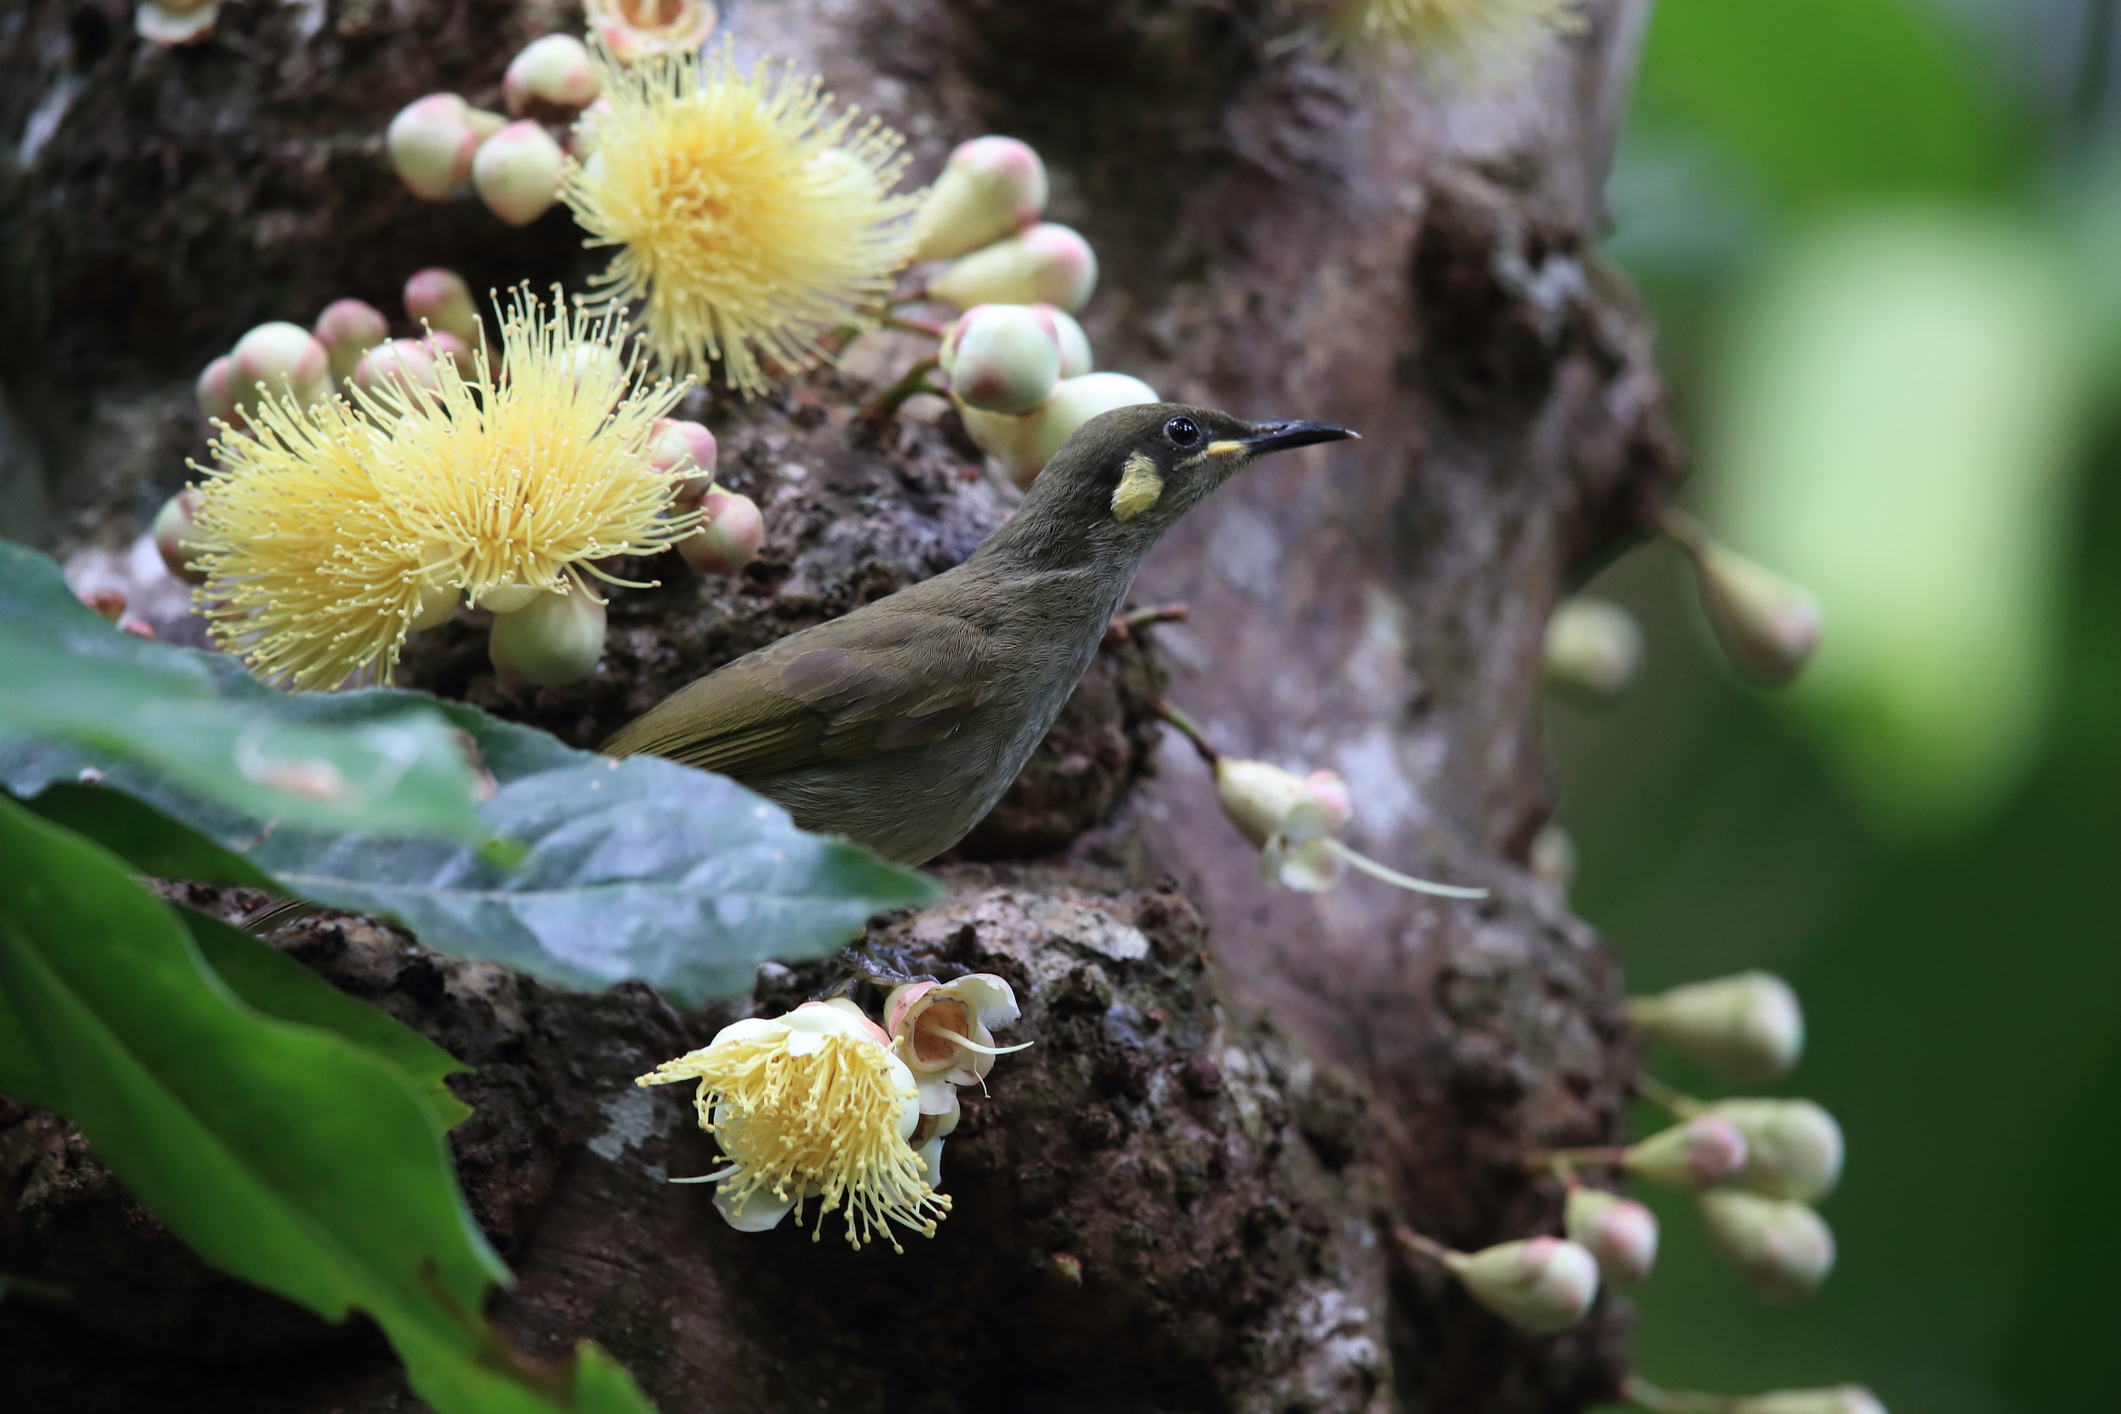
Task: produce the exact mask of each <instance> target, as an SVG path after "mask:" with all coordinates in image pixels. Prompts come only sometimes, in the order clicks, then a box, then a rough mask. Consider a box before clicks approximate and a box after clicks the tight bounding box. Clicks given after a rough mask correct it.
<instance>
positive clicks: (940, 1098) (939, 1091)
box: [920, 1076, 957, 1115]
mask: <svg viewBox="0 0 2121 1414" xmlns="http://www.w3.org/2000/svg"><path fill="white" fill-rule="evenodd" d="M920 1087H921V1092H920V1095H921V1101H920V1103H921V1113H922V1114H924V1115H940V1114H948V1113H950V1111H951V1110H953V1109H955V1108H956V1107H957V1087H956V1086H955V1085H953V1084H951V1083H950V1081H949V1080H948V1079H946V1078H945V1077H942V1076H928V1077H923V1078H922V1080H921V1082H920Z"/></svg>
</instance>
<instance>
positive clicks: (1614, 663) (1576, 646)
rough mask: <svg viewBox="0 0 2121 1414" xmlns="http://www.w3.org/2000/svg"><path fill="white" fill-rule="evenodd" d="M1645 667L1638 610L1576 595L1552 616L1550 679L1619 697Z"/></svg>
mask: <svg viewBox="0 0 2121 1414" xmlns="http://www.w3.org/2000/svg"><path fill="white" fill-rule="evenodd" d="M1641 667H1642V629H1641V628H1640V627H1639V626H1638V625H1637V624H1636V622H1635V616H1634V615H1633V614H1631V613H1629V612H1628V611H1627V610H1626V609H1623V608H1621V607H1620V606H1619V605H1618V604H1614V603H1609V602H1608V601H1606V600H1604V599H1570V600H1568V601H1567V602H1565V603H1562V604H1558V605H1556V606H1555V608H1554V612H1553V614H1552V616H1551V617H1549V618H1548V619H1547V635H1546V670H1547V672H1546V676H1547V681H1548V682H1549V683H1551V684H1552V685H1554V686H1555V687H1558V688H1560V689H1562V690H1563V691H1565V692H1569V693H1572V694H1574V695H1576V696H1577V697H1580V698H1584V699H1586V700H1588V701H1590V702H1594V703H1601V704H1602V703H1607V702H1612V701H1615V700H1617V699H1618V698H1619V696H1620V695H1621V694H1622V693H1623V692H1626V691H1627V690H1628V684H1629V683H1632V682H1633V681H1634V680H1635V674H1636V672H1637V671H1638V670H1639V669H1640V668H1641Z"/></svg>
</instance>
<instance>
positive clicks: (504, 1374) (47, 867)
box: [0, 800, 647, 1414]
mask: <svg viewBox="0 0 2121 1414" xmlns="http://www.w3.org/2000/svg"><path fill="white" fill-rule="evenodd" d="M0 857H4V858H6V859H7V860H8V868H7V869H6V870H5V871H0V996H5V997H6V998H8V999H9V1000H11V1001H12V1002H13V1003H14V1008H15V1009H14V1013H13V1015H11V1016H0V1026H5V1027H10V1028H16V1027H19V1028H20V1029H19V1032H17V1034H15V1035H13V1036H11V1037H8V1038H6V1039H5V1040H0V1089H5V1090H7V1091H9V1092H11V1093H15V1094H23V1095H26V1094H27V1093H28V1092H31V1091H46V1090H48V1092H49V1093H48V1094H46V1093H40V1094H39V1095H38V1098H39V1100H40V1101H48V1102H49V1104H50V1107H51V1108H53V1109H54V1110H56V1111H58V1112H59V1113H61V1114H63V1115H65V1116H66V1117H67V1118H69V1119H71V1120H73V1121H74V1122H75V1123H76V1124H78V1125H80V1126H81V1129H82V1131H83V1132H84V1133H85V1134H86V1135H87V1136H88V1139H89V1142H90V1143H91V1144H93V1145H94V1146H95V1149H96V1152H97V1155H98V1157H99V1158H101V1159H102V1160H103V1162H105V1163H106V1164H108V1165H109V1166H110V1168H111V1170H112V1172H114V1173H115V1174H117V1175H118V1177H119V1178H120V1179H121V1180H122V1181H123V1182H124V1183H125V1184H126V1186H127V1187H128V1188H130V1189H131V1190H132V1191H133V1193H134V1194H135V1195H136V1196H138V1197H139V1199H140V1200H141V1201H142V1202H143V1203H145V1204H146V1205H147V1206H148V1207H149V1208H151V1209H153V1210H154V1211H155V1213H156V1214H157V1215H159V1216H160V1217H161V1218H162V1219H163V1221H164V1222H166V1223H168V1224H169V1227H170V1229H171V1231H173V1232H175V1233H176V1234H177V1236H178V1237H180V1238H182V1239H183V1240H184V1241H185V1242H186V1243H188V1244H190V1245H191V1246H192V1247H193V1248H194V1249H195V1250H196V1251H198V1252H199V1253H200V1255H201V1256H203V1257H205V1258H206V1259H207V1260H208V1261H210V1262H212V1263H214V1264H215V1265H216V1266H219V1267H221V1268H223V1269H224V1270H226V1271H229V1272H231V1273H234V1274H235V1275H237V1276H239V1277H242V1278H244V1279H246V1280H249V1281H252V1282H255V1283H257V1284H258V1285H261V1286H264V1287H266V1288H267V1289H269V1290H272V1291H275V1292H278V1293H279V1294H280V1295H282V1296H285V1297H287V1298H289V1299H290V1300H293V1301H297V1302H299V1303H301V1304H302V1305H305V1306H307V1307H309V1308H310V1309H311V1310H313V1311H315V1312H317V1313H318V1314H319V1315H322V1316H324V1317H326V1318H327V1319H331V1320H338V1319H341V1318H343V1317H344V1316H345V1315H346V1313H347V1312H348V1311H349V1310H350V1309H356V1308H358V1309H360V1310H363V1311H366V1312H368V1313H369V1314H370V1315H371V1316H373V1317H374V1318H375V1320H376V1321H377V1323H378V1324H379V1325H380V1326H381V1327H382V1328H383V1330H384V1333H385V1334H386V1335H387V1336H388V1337H389V1338H390V1340H391V1342H392V1344H393V1345H394V1346H395V1347H396V1348H397V1349H398V1350H399V1352H400V1355H401V1357H402V1358H403V1359H404V1360H405V1362H406V1366H407V1371H408V1374H409V1375H410V1377H411V1379H412V1382H413V1387H414V1389H415V1390H416V1391H418V1392H419V1393H420V1395H421V1396H422V1397H423V1398H425V1399H427V1400H428V1401H429V1402H430V1403H431V1404H433V1405H434V1406H435V1407H436V1408H437V1409H438V1410H441V1411H442V1414H501V1411H516V1410H522V1411H526V1414H529V1412H530V1411H538V1414H542V1411H548V1410H553V1409H564V1408H576V1409H597V1410H600V1411H601V1410H609V1411H613V1414H617V1411H642V1410H645V1409H646V1408H647V1405H646V1403H645V1401H643V1400H641V1399H640V1397H639V1395H638V1393H637V1392H636V1391H634V1390H633V1388H632V1386H631V1384H630V1383H629V1382H626V1381H625V1380H624V1378H623V1376H617V1377H616V1378H614V1377H613V1376H612V1375H611V1374H610V1373H609V1372H608V1371H607V1370H606V1369H605V1367H604V1365H603V1363H602V1362H601V1357H599V1356H598V1355H597V1354H596V1353H595V1351H594V1350H593V1349H590V1350H587V1351H585V1358H583V1359H582V1360H581V1361H580V1362H579V1363H578V1364H577V1366H576V1368H575V1369H573V1370H569V1369H568V1368H566V1367H565V1366H562V1367H560V1368H559V1369H558V1370H557V1371H553V1370H545V1371H542V1372H538V1373H536V1374H535V1375H533V1373H532V1367H531V1366H529V1364H528V1362H526V1361H524V1360H523V1359H522V1358H521V1357H518V1356H514V1355H513V1353H512V1352H511V1351H509V1350H508V1348H507V1346H506V1345H505V1343H504V1342H503V1341H502V1339H501V1337H500V1336H499V1334H498V1333H497V1332H495V1331H494V1330H493V1329H492V1327H490V1326H488V1325H487V1324H486V1323H485V1321H484V1320H483V1318H482V1317H481V1316H480V1315H479V1312H480V1310H481V1308H482V1306H483V1304H484V1301H485V1297H486V1294H487V1292H488V1290H489V1289H490V1287H491V1285H492V1283H493V1282H494V1281H496V1280H506V1279H507V1270H506V1268H505V1267H503V1266H502V1265H501V1263H500V1261H499V1259H498V1258H496V1257H495V1256H494V1255H493V1252H492V1250H491V1249H490V1248H489V1247H488V1246H487V1244H486V1242H485V1239H484V1237H483V1236H482V1235H481V1234H480V1233H479V1231H478V1229H477V1227H476V1226H475V1225H474V1224H473V1223H472V1221H471V1218H470V1215H469V1213H468V1212H467V1211H466V1209H465V1206H464V1202H463V1198H462V1195H461V1194H460V1193H459V1192H458V1191H457V1188H456V1185H455V1181H454V1178H453V1176H452V1174H451V1170H450V1161H449V1155H448V1151H447V1149H446V1147H445V1146H444V1144H443V1142H442V1137H441V1133H440V1131H439V1129H438V1127H437V1126H436V1124H435V1122H434V1120H433V1118H432V1116H431V1114H430V1113H429V1111H428V1108H427V1106H426V1105H425V1104H424V1103H423V1102H422V1100H421V1098H420V1097H419V1095H418V1094H417V1093H416V1092H415V1091H414V1089H413V1087H412V1085H411V1083H410V1082H408V1081H407V1079H406V1078H405V1077H404V1076H403V1075H401V1074H400V1073H399V1072H398V1071H397V1070H396V1069H395V1068H394V1067H393V1066H392V1065H390V1064H389V1063H388V1062H386V1061H384V1060H381V1059H379V1058H378V1057H377V1056H375V1055H373V1054H371V1053H370V1052H369V1051H368V1050H366V1049H365V1048H363V1047H362V1046H359V1045H356V1044H354V1043H353V1042H351V1041H348V1040H347V1039H345V1038H344V1037H342V1036H339V1035H335V1034H332V1033H331V1032H330V1031H326V1030H320V1029H317V1028H315V1027H311V1026H304V1025H295V1024H292V1023H289V1022H285V1021H279V1020H274V1019H272V1018H269V1017H266V1016H263V1015H260V1014H259V1013H258V1012H256V1011H254V1010H252V1009H251V1008H250V1007H248V1006H246V1005H244V1004H243V1003H242V1002H241V1001H240V1000H238V999H237V998H236V996H234V995H233V994H232V993H231V991H230V989H229V988H228V987H227V986H226V985H224V983H223V982H222V981H221V980H220V979H219V978H218V977H217V976H216V975H215V973H214V972H213V971H212V969H210V968H209V967H207V966H206V964H205V962H204V959H203V958H202V956H201V954H200V952H199V951H198V949H197V947H196V946H195V945H194V943H193V940H192V938H191V936H190V935H189V934H187V932H186V931H185V929H184V927H183V925H182V924H181V923H180V922H179V920H178V917H177V915H176V914H175V913H174V911H173V910H171V909H170V908H169V907H168V906H167V905H165V904H163V903H162V902H161V901H160V900H159V899H156V898H155V897H153V896H152V895H151V894H149V893H147V891H146V890H144V889H142V888H141V887H140V886H139V885H137V884H136V883H134V882H133V881H132V879H131V878H130V877H129V876H128V874H127V872H126V870H125V867H124V865H123V864H122V863H120V862H119V861H118V860H117V859H115V858H113V857H112V856H110V855H108V854H106V853H105V852H103V851H102V850H100V849H97V848H96V847H95V846H94V845H92V844H89V843H88V842H87V841H85V840H82V839H80V838H79V837H77V836H74V835H71V834H69V833H67V832H66V831H64V830H61V829H59V828H57V827H56V826H53V825H51V824H48V823H46V822H44V821H42V820H39V819H38V818H36V817H35V816H34V815H32V814H31V813H30V812H29V811H27V810H24V809H23V808H22V807H20V806H18V805H16V804H15V803H14V802H12V801H6V800H0ZM24 1050H30V1051H33V1052H34V1053H35V1055H36V1057H37V1064H36V1066H35V1068H34V1069H33V1070H31V1071H29V1072H27V1073H21V1072H18V1071H17V1070H16V1068H15V1063H16V1061H17V1059H18V1058H19V1056H20V1054H21V1053H22V1052H23V1051H24ZM583 1370H587V1371H590V1372H593V1378H583V1377H582V1375H581V1372H582V1371H583Z"/></svg>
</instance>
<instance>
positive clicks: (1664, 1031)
mask: <svg viewBox="0 0 2121 1414" xmlns="http://www.w3.org/2000/svg"><path fill="white" fill-rule="evenodd" d="M1628 1019H1629V1020H1630V1021H1632V1022H1634V1023H1635V1025H1636V1026H1638V1027H1640V1028H1641V1029H1642V1030H1644V1031H1646V1032H1648V1033H1649V1034H1650V1035H1652V1036H1655V1037H1657V1038H1658V1039H1659V1040H1661V1041H1664V1042H1665V1043H1666V1044H1667V1045H1669V1046H1671V1047H1672V1049H1674V1050H1676V1051H1680V1052H1682V1053H1684V1054H1685V1055H1688V1056H1691V1057H1692V1058H1693V1059H1695V1060H1698V1061H1700V1062H1701V1063H1702V1064H1704V1065H1707V1066H1710V1067H1712V1068H1713V1069H1715V1070H1716V1071H1718V1072H1719V1073H1721V1074H1723V1075H1725V1076H1728V1077H1729V1078H1731V1079H1732V1080H1739V1081H1753V1080H1772V1079H1774V1078H1775V1077H1776V1076H1778V1075H1782V1074H1784V1073H1786V1072H1787V1071H1788V1070H1789V1068H1790V1067H1791V1066H1793V1065H1795V1064H1796V1063H1797V1057H1798V1056H1799V1055H1801V1054H1803V1052H1804V1011H1803V1009H1802V1008H1801V1007H1799V1006H1798V1005H1797V994H1796V993H1795V992H1793V991H1791V990H1790V985H1789V983H1787V982H1785V981H1783V980H1782V979H1781V978H1780V977H1777V976H1775V975H1773V974H1772V973H1768V972H1740V973H1737V974H1735V975H1733V976H1730V977H1718V978H1715V979H1713V980H1711V981H1707V982H1691V983H1688V984H1687V985H1686V986H1683V987H1674V988H1672V990H1670V991H1669V992H1663V993H1660V994H1659V995H1657V996H1654V997H1631V998H1629V999H1628Z"/></svg>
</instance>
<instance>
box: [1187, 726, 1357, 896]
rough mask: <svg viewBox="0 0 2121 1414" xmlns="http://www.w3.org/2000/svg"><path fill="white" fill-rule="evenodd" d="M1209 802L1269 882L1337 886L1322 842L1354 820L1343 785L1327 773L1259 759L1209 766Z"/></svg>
mask: <svg viewBox="0 0 2121 1414" xmlns="http://www.w3.org/2000/svg"><path fill="white" fill-rule="evenodd" d="M1215 798H1216V802H1217V803H1218V804H1220V805H1221V806H1222V811H1223V816H1224V818H1226V819H1227V820H1229V822H1230V823H1231V824H1232V825H1235V826H1236V827H1237V832H1238V833H1239V834H1240V835H1243V836H1244V838H1245V843H1246V844H1249V845H1251V846H1252V847H1253V848H1254V849H1256V850H1258V851H1259V852H1260V864H1261V868H1262V869H1263V870H1264V872H1265V873H1266V875H1267V877H1268V878H1270V879H1276V880H1279V881H1280V882H1281V883H1282V884H1284V885H1286V886H1287V887H1289V888H1292V889H1298V890H1301V891H1302V892H1304V893H1324V892H1325V891H1326V890H1328V889H1330V888H1332V887H1333V886H1334V885H1335V884H1337V883H1338V882H1340V876H1341V859H1340V857H1339V856H1338V855H1336V854H1334V853H1333V852H1332V850H1331V848H1330V847H1329V846H1328V845H1327V843H1326V841H1327V840H1328V839H1330V838H1331V837H1332V836H1334V835H1337V834H1339V833H1340V831H1341V830H1343V829H1344V828H1346V827H1347V824H1348V821H1349V820H1350V819H1352V818H1353V816H1354V806H1353V803H1352V802H1351V801H1350V800H1349V798H1348V787H1347V784H1346V782H1344V781H1342V780H1341V778H1340V777H1339V776H1336V775H1334V774H1333V773H1332V772H1331V771H1313V772H1312V773H1311V774H1310V775H1308V776H1299V775H1297V774H1296V773H1295V772H1294V771H1284V770H1283V769H1282V768H1281V767H1279V766H1273V765H1269V764H1268V763H1267V762H1265V761H1243V760H1239V759H1238V758H1236V757H1234V756H1222V757H1218V758H1217V759H1216V762H1215Z"/></svg>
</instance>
